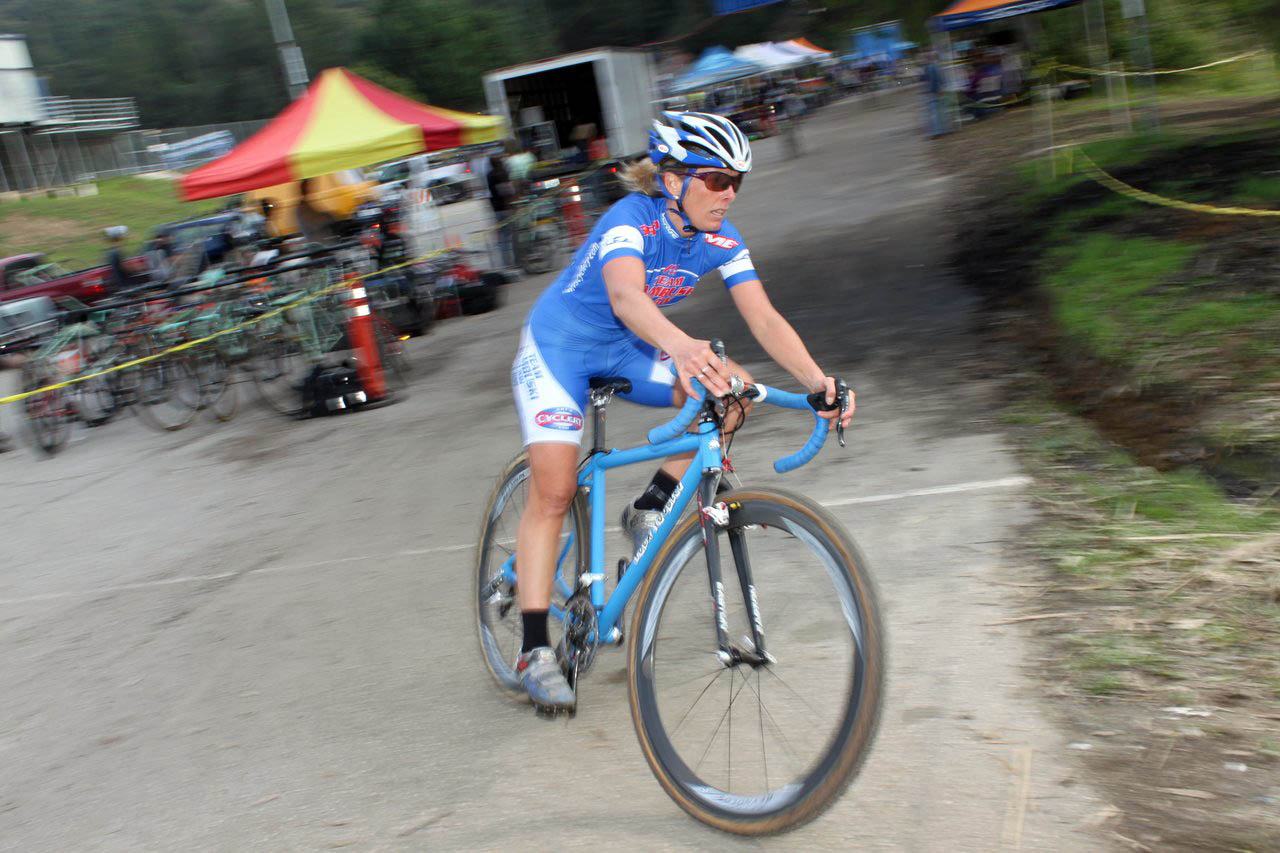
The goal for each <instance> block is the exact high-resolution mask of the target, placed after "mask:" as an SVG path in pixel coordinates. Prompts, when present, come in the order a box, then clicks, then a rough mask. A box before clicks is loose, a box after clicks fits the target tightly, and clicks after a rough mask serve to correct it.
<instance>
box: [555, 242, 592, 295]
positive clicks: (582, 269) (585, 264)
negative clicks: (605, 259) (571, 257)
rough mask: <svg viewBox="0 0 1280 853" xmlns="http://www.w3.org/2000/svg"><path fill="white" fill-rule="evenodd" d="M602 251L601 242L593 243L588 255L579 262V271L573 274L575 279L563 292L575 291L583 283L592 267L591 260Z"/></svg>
mask: <svg viewBox="0 0 1280 853" xmlns="http://www.w3.org/2000/svg"><path fill="white" fill-rule="evenodd" d="M599 253H600V244H599V243H592V244H591V248H589V249H587V256H586V257H585V258H583V259H582V263H580V264H578V271H577V272H576V273H574V274H573V281H571V282H569V285H568V287H566V288H565V289H564V290H563V291H561V292H562V293H573V292H574V291H575V290H577V289H578V287H579V285H581V284H582V280H583V279H584V278H586V275H587V270H589V269H591V262H592V261H594V260H595V259H596V255H598V254H599Z"/></svg>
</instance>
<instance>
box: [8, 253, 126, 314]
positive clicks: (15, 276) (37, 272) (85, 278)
mask: <svg viewBox="0 0 1280 853" xmlns="http://www.w3.org/2000/svg"><path fill="white" fill-rule="evenodd" d="M125 269H126V270H127V271H128V272H129V273H130V274H131V275H133V276H135V277H145V275H146V272H147V261H146V259H145V258H141V257H138V258H130V259H128V260H127V261H125ZM110 287H111V269H110V268H109V267H108V266H107V265H106V264H103V265H102V266H99V267H89V268H88V269H83V270H79V271H77V272H67V271H66V270H64V269H63V268H62V267H60V266H58V265H57V264H55V263H52V262H50V261H49V259H48V257H46V256H45V255H44V254H43V253H40V252H32V253H29V254H25V255H13V256H12V257H8V258H0V302H10V301H13V300H15V299H30V298H32V297H36V296H48V297H50V298H52V299H57V298H58V297H68V296H69V297H71V298H73V299H78V300H79V301H81V302H83V303H84V304H86V305H91V304H93V303H94V302H98V301H100V300H102V299H104V298H106V297H107V296H108V294H109V292H110Z"/></svg>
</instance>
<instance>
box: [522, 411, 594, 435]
mask: <svg viewBox="0 0 1280 853" xmlns="http://www.w3.org/2000/svg"><path fill="white" fill-rule="evenodd" d="M533 422H534V423H535V424H537V425H538V426H540V427H543V428H544V429H562V430H565V431H566V432H577V431H578V430H580V429H582V415H580V414H578V413H577V412H575V411H574V410H573V409H570V408H568V407H567V406H558V407H556V408H554V409H543V410H542V411H541V412H538V414H536V415H534V416H533Z"/></svg>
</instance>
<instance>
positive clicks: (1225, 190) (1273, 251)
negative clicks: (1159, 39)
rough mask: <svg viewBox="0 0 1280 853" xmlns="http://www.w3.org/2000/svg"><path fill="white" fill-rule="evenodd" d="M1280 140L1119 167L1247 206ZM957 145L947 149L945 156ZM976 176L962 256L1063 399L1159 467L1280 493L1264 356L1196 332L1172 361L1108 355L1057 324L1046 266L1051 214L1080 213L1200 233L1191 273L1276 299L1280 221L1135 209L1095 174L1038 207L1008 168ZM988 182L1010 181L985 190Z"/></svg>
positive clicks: (1272, 135) (1201, 280) (1209, 283)
mask: <svg viewBox="0 0 1280 853" xmlns="http://www.w3.org/2000/svg"><path fill="white" fill-rule="evenodd" d="M1011 119H1013V121H1016V120H1017V119H1015V118H1013V117H1011ZM1013 121H1011V122H1010V123H1011V124H1012V123H1013ZM982 129H983V130H986V128H982ZM1009 136H1010V137H1013V138H1019V135H1018V134H1017V133H1012V134H1009ZM1022 141H1023V142H1024V144H1025V138H1022ZM1005 144H1006V145H1008V144H1009V143H1008V141H1007V140H1005ZM1278 150H1280V129H1276V130H1272V131H1269V132H1260V133H1257V134H1254V135H1251V136H1250V138H1247V139H1239V140H1228V141H1223V142H1220V143H1215V144H1211V145H1189V146H1185V147H1179V148H1177V149H1175V150H1172V151H1168V152H1165V153H1162V154H1157V155H1155V156H1153V157H1150V158H1149V159H1145V160H1143V161H1142V162H1141V163H1139V164H1137V165H1133V166H1127V167H1119V168H1116V169H1115V170H1114V171H1115V174H1116V176H1117V177H1118V178H1120V179H1121V180H1123V181H1125V182H1126V183H1129V184H1131V185H1133V186H1136V187H1143V188H1157V189H1159V188H1166V187H1167V188H1168V194H1170V195H1176V196H1177V197H1179V198H1183V199H1187V200H1196V201H1201V200H1203V201H1213V200H1219V199H1226V200H1227V201H1225V202H1219V203H1226V204H1237V205H1238V204H1240V202H1239V201H1236V199H1238V198H1239V197H1240V190H1241V188H1242V187H1246V188H1247V187H1248V186H1249V182H1250V181H1252V180H1256V179H1257V178H1259V177H1260V176H1261V177H1262V178H1263V180H1268V179H1275V177H1276V176H1280V157H1278V156H1277V154H1276V152H1277V151H1278ZM947 153H950V152H946V151H945V149H944V151H943V152H942V154H943V159H946V154H947ZM988 165H993V164H988ZM980 174H981V172H978V173H971V174H970V175H969V176H968V180H965V181H964V182H965V183H966V184H968V188H967V189H965V190H962V192H961V193H960V195H961V200H960V201H959V204H960V206H961V208H962V209H964V208H967V210H968V215H967V216H965V217H964V220H963V221H964V225H963V226H962V227H961V229H960V233H959V234H958V237H957V240H956V251H955V254H954V257H953V262H954V264H955V267H956V269H957V270H958V272H959V273H960V274H961V275H962V277H963V278H964V279H965V280H966V281H967V282H969V283H970V284H971V285H972V286H973V287H975V288H977V289H978V290H979V291H981V292H982V293H983V294H984V296H985V297H986V302H987V305H988V307H989V308H990V309H991V311H992V314H991V315H990V316H992V317H998V318H999V321H998V323H995V324H994V325H995V326H997V327H998V328H997V329H996V330H997V332H998V334H1000V335H1001V336H1004V337H1007V338H1010V339H1012V340H1013V341H1014V342H1016V343H1017V344H1018V345H1019V347H1020V348H1021V349H1022V350H1023V351H1024V353H1026V354H1027V355H1029V356H1031V357H1033V358H1034V359H1036V360H1037V361H1038V362H1039V364H1040V366H1041V368H1042V369H1043V372H1044V373H1045V375H1046V376H1047V377H1048V378H1049V379H1050V381H1051V382H1052V387H1053V388H1054V390H1055V393H1056V395H1057V396H1058V398H1059V400H1060V401H1062V402H1063V403H1064V404H1066V405H1068V406H1069V407H1070V408H1071V409H1072V410H1074V411H1076V412H1079V413H1080V414H1083V415H1084V416H1086V417H1088V418H1089V419H1090V420H1091V421H1092V422H1093V423H1094V424H1095V425H1096V426H1097V428H1098V429H1099V430H1100V431H1101V432H1102V433H1103V434H1104V435H1105V436H1106V437H1107V438H1109V439H1110V440H1112V441H1114V442H1115V443H1116V444H1118V445H1119V446H1121V447H1123V448H1125V449H1126V450H1127V451H1128V452H1129V453H1131V454H1132V455H1133V456H1134V457H1135V458H1137V459H1138V460H1139V461H1141V462H1142V463H1143V464H1146V465H1150V466H1151V467H1153V468H1156V469H1157V470H1171V469H1176V468H1181V467H1184V466H1188V465H1192V466H1195V467H1197V468H1199V469H1200V470H1203V471H1204V472H1205V473H1207V474H1209V475H1210V476H1211V477H1213V478H1214V479H1215V480H1216V481H1217V482H1219V483H1220V484H1221V485H1222V486H1223V487H1224V488H1225V489H1226V490H1227V492H1228V493H1230V494H1233V495H1236V496H1246V495H1256V494H1259V493H1263V494H1266V493H1274V491H1275V490H1276V488H1277V485H1280V441H1277V440H1275V439H1276V435H1277V434H1278V433H1277V428H1280V417H1277V414H1278V413H1280V407H1277V406H1274V405H1272V404H1274V403H1276V402H1277V400H1278V399H1280V385H1276V384H1275V383H1274V382H1273V381H1265V380H1264V381H1262V382H1260V383H1259V382H1257V381H1256V380H1257V377H1256V376H1254V375H1253V374H1254V372H1255V371H1254V367H1255V365H1250V364H1249V363H1248V361H1249V359H1250V358H1256V357H1257V355H1256V353H1254V352H1251V351H1245V348H1244V347H1242V346H1241V345H1240V344H1239V343H1238V342H1233V341H1230V340H1228V341H1226V342H1225V343H1222V344H1220V345H1216V346H1211V347H1210V348H1209V349H1210V350H1212V351H1206V350H1205V348H1204V347H1202V346H1200V345H1199V344H1197V342H1196V340H1194V339H1193V338H1192V337H1190V336H1189V337H1188V338H1187V340H1186V341H1185V343H1184V345H1183V346H1182V347H1181V349H1182V352H1175V353H1174V357H1173V358H1168V357H1166V356H1165V354H1159V355H1157V357H1156V359H1155V361H1156V362H1157V363H1156V364H1155V365H1153V367H1154V369H1148V365H1147V364H1144V363H1142V362H1141V361H1140V360H1138V359H1134V360H1127V359H1120V360H1117V359H1113V358H1105V357H1101V356H1099V354H1098V353H1097V352H1095V351H1093V350H1092V349H1091V348H1090V347H1089V346H1088V345H1087V344H1082V343H1081V342H1080V341H1077V340H1073V339H1072V338H1071V337H1070V334H1069V333H1068V332H1066V331H1065V330H1064V329H1062V328H1061V326H1060V325H1059V324H1058V323H1057V322H1055V320H1054V316H1053V305H1052V297H1051V296H1050V295H1049V294H1047V293H1046V291H1045V289H1044V288H1042V287H1041V286H1040V277H1041V274H1042V272H1043V269H1044V264H1045V259H1046V256H1047V255H1048V254H1049V253H1050V252H1051V251H1052V250H1053V249H1054V247H1055V244H1056V243H1057V242H1059V241H1061V239H1062V234H1061V231H1060V230H1059V229H1055V228H1054V227H1053V225H1054V223H1055V222H1061V221H1064V220H1071V221H1072V222H1073V224H1074V225H1075V227H1076V229H1077V230H1078V231H1081V232H1095V233H1107V234H1112V235H1115V236H1116V237H1118V238H1121V239H1123V238H1131V237H1147V238H1154V239H1159V240H1165V241H1174V242H1182V243H1194V244H1195V245H1196V246H1197V247H1198V248H1197V250H1196V253H1195V257H1194V261H1193V262H1192V263H1191V264H1190V265H1189V267H1188V269H1187V270H1186V271H1185V272H1184V273H1183V278H1184V279H1186V280H1187V281H1189V282H1190V281H1194V283H1195V287H1196V288H1198V289H1199V290H1200V292H1202V293H1205V294H1214V295H1221V294H1249V295H1255V296H1261V295H1267V294H1269V295H1272V296H1275V295H1277V294H1280V218H1272V219H1259V218H1251V217H1228V216H1213V215H1206V214H1202V213H1195V212H1186V211H1181V210H1177V209H1170V208H1163V207H1154V206H1141V208H1140V213H1141V215H1134V212H1133V210H1132V209H1130V208H1132V207H1137V205H1136V203H1135V204H1133V205H1130V206H1129V207H1125V206H1123V204H1120V205H1117V204H1115V203H1114V202H1123V201H1124V200H1123V199H1121V198H1120V197H1118V196H1116V195H1115V194H1114V193H1113V192H1112V191H1111V190H1110V189H1107V188H1104V187H1102V186H1100V185H1099V184H1096V183H1094V182H1092V181H1082V182H1080V183H1076V184H1074V185H1072V186H1070V187H1068V188H1066V189H1064V190H1063V191H1062V192H1060V193H1058V194H1055V195H1052V196H1049V197H1048V198H1044V199H1042V200H1040V201H1038V202H1036V203H1034V204H1032V205H1028V204H1026V203H1025V202H1022V201H1020V200H1019V199H1017V198H1016V197H1012V196H1013V195H1014V194H1015V193H1016V192H1017V187H1018V181H1017V179H1015V178H1013V177H1011V176H1010V175H1009V174H1008V172H1007V171H1006V172H1005V173H1004V174H1003V175H998V174H988V175H986V176H985V179H982V180H975V178H977V177H978V176H979V175H980ZM962 180H964V179H962ZM984 186H985V187H990V188H999V187H1002V186H1003V187H1004V188H1005V189H1004V191H1000V190H997V191H996V192H994V193H989V192H988V193H984V192H983V191H982V189H981V188H982V187H984ZM1246 204H1247V202H1246ZM1253 206H1256V207H1262V206H1263V205H1260V204H1257V203H1256V202H1255V203H1254V204H1253ZM1233 350H1240V351H1233ZM1161 361H1163V363H1160V362H1161ZM1258 404H1260V405H1258ZM1260 409H1261V410H1260ZM1246 410H1247V411H1246ZM1266 418H1269V419H1270V420H1271V421H1272V423H1267V424H1261V423H1260V426H1261V428H1260V429H1254V430H1252V432H1249V431H1246V432H1243V433H1242V432H1240V431H1239V430H1234V429H1226V428H1224V427H1226V426H1228V425H1230V424H1232V423H1233V422H1248V421H1255V422H1256V421H1259V420H1260V419H1266Z"/></svg>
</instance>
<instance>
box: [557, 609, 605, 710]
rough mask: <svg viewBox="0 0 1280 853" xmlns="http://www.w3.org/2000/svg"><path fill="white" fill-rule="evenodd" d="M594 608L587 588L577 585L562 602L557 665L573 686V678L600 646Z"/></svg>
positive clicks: (584, 668)
mask: <svg viewBox="0 0 1280 853" xmlns="http://www.w3.org/2000/svg"><path fill="white" fill-rule="evenodd" d="M596 626H597V622H596V608H595V606H594V605H593V604H592V603H591V598H590V595H589V593H588V590H586V589H581V590H578V591H577V592H575V593H574V594H573V595H572V596H570V597H569V601H568V602H567V603H566V604H565V613H564V636H563V637H561V639H560V649H559V651H560V655H559V657H560V666H561V667H562V668H563V669H564V672H565V675H566V677H568V678H569V680H570V684H571V685H572V686H573V687H574V689H577V683H576V682H577V678H578V676H580V675H581V674H582V673H584V672H586V671H587V670H588V669H589V668H590V667H591V664H592V663H593V662H594V661H595V659H596V651H597V649H599V647H600V637H599V633H600V632H599V631H597V630H596Z"/></svg>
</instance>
